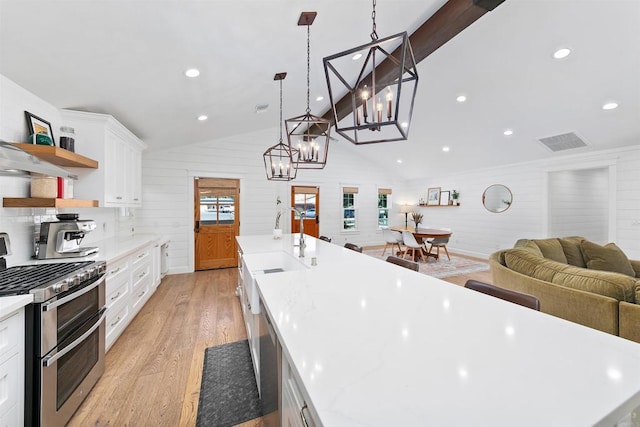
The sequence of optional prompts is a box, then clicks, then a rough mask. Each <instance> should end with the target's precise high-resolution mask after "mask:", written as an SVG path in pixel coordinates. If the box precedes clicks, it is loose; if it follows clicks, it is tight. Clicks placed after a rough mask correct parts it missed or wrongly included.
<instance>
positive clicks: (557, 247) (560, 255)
mask: <svg viewBox="0 0 640 427" xmlns="http://www.w3.org/2000/svg"><path fill="white" fill-rule="evenodd" d="M532 242H533V243H535V244H536V245H537V246H538V248H540V252H542V256H543V257H545V258H547V259H550V260H553V261H558V262H561V263H563V264H567V257H566V256H565V255H564V251H563V250H562V245H561V244H560V239H555V238H554V239H539V240H532Z"/></svg>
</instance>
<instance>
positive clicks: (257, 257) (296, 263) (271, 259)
mask: <svg viewBox="0 0 640 427" xmlns="http://www.w3.org/2000/svg"><path fill="white" fill-rule="evenodd" d="M244 262H245V265H246V266H247V269H248V270H249V271H250V272H251V274H252V275H256V274H269V273H284V272H286V271H294V270H304V269H306V268H308V267H307V266H306V265H305V264H304V263H303V262H302V261H300V260H299V259H298V258H296V257H294V256H293V255H290V254H288V253H286V252H284V251H277V252H265V253H256V254H247V255H245V256H244Z"/></svg>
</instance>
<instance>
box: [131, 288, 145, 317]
mask: <svg viewBox="0 0 640 427" xmlns="http://www.w3.org/2000/svg"><path fill="white" fill-rule="evenodd" d="M142 282H143V283H142V284H141V285H140V286H139V287H138V288H137V289H134V290H133V297H132V300H131V308H132V310H131V311H132V312H133V313H134V314H135V313H137V312H138V310H140V309H141V308H142V306H143V305H144V303H145V301H146V300H147V298H148V296H149V281H148V280H143V281H142Z"/></svg>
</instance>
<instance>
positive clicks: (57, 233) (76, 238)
mask: <svg viewBox="0 0 640 427" xmlns="http://www.w3.org/2000/svg"><path fill="white" fill-rule="evenodd" d="M56 217H57V218H58V221H51V222H43V223H42V224H40V233H39V234H38V235H37V242H36V244H35V245H34V248H35V254H34V257H35V258H37V259H51V258H75V257H83V256H87V255H90V254H93V253H96V252H98V248H97V247H82V246H80V242H82V239H84V237H85V236H86V234H87V233H89V232H91V231H93V230H95V229H96V223H95V221H93V220H90V219H78V214H76V213H66V214H58V215H56Z"/></svg>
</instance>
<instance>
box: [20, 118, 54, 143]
mask: <svg viewBox="0 0 640 427" xmlns="http://www.w3.org/2000/svg"><path fill="white" fill-rule="evenodd" d="M24 115H25V117H26V118H27V128H28V129H29V135H36V136H37V135H46V136H48V137H49V138H50V139H51V145H56V144H55V142H54V139H53V129H52V128H51V123H49V122H48V121H46V120H45V119H43V118H41V117H38V116H36V115H35V114H31V113H30V112H28V111H25V112H24ZM31 142H32V143H33V144H35V143H36V138H33V140H32V141H31Z"/></svg>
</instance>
